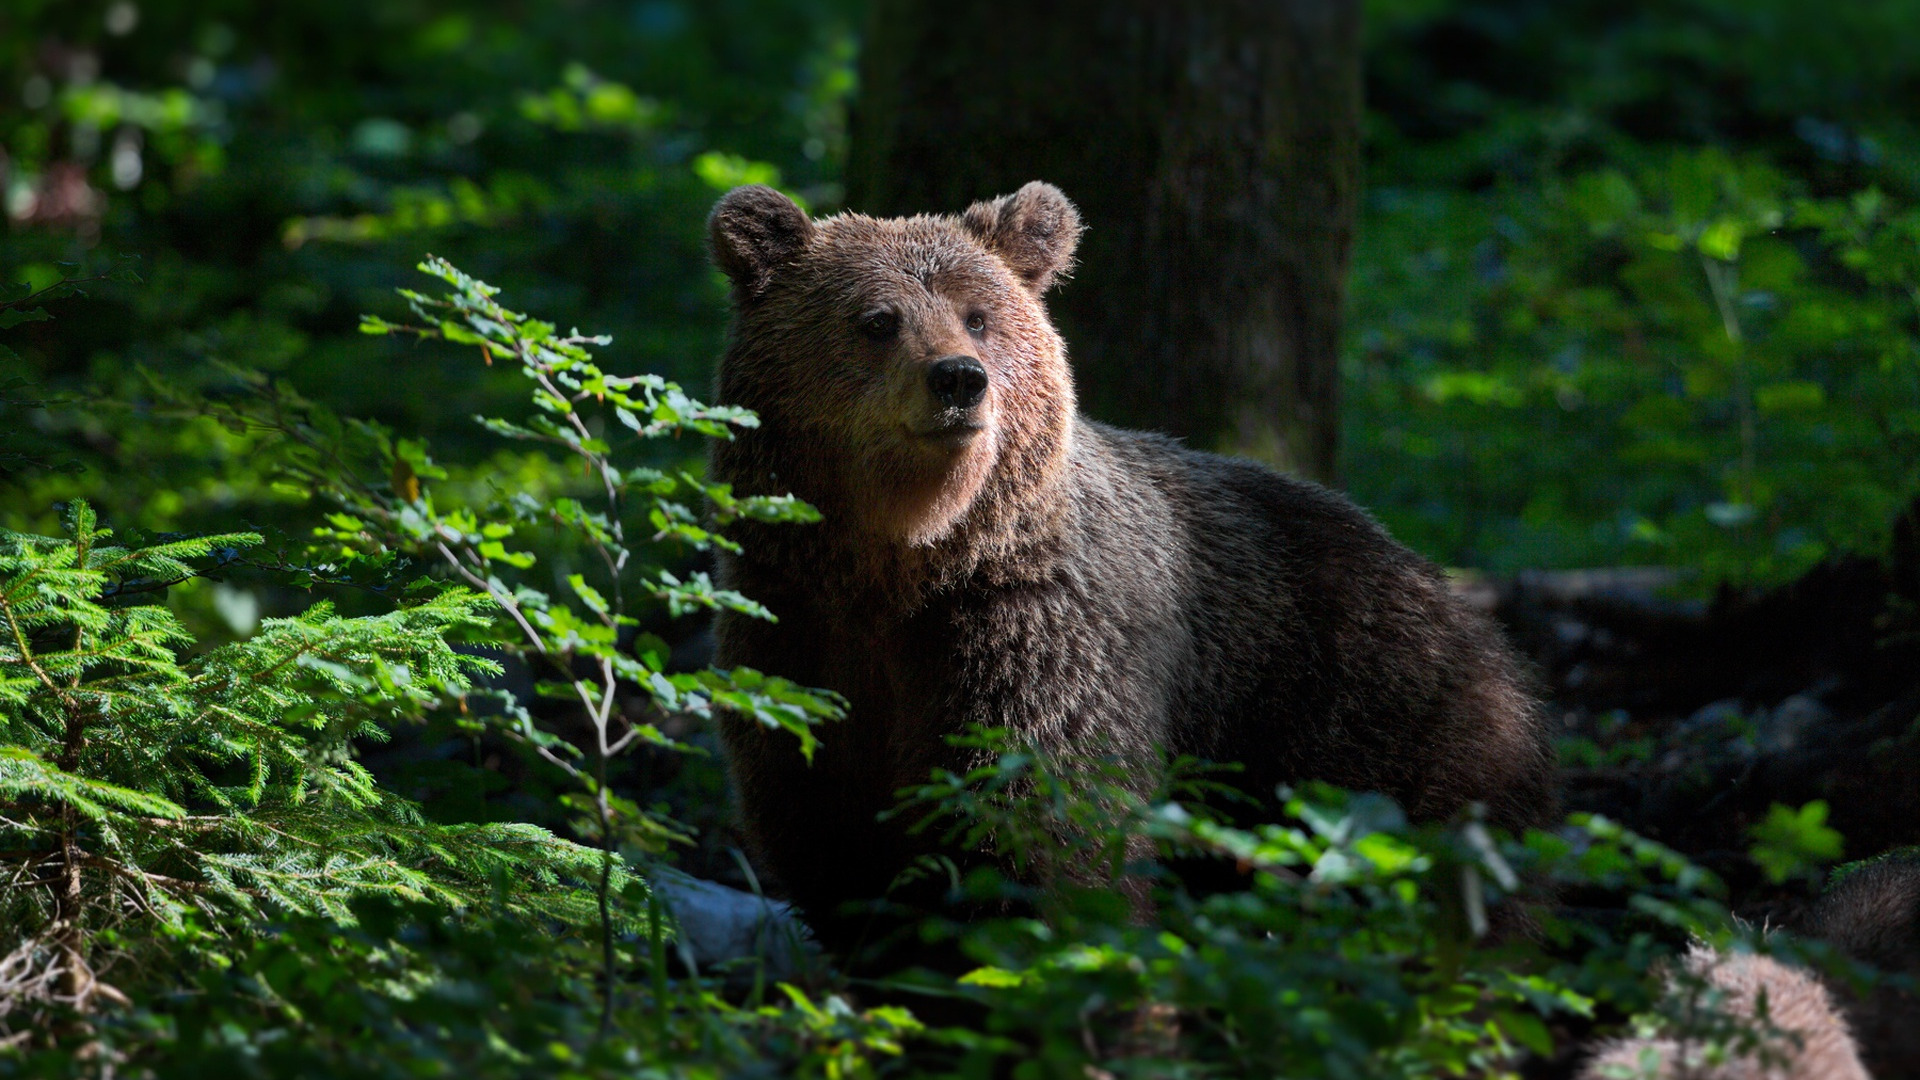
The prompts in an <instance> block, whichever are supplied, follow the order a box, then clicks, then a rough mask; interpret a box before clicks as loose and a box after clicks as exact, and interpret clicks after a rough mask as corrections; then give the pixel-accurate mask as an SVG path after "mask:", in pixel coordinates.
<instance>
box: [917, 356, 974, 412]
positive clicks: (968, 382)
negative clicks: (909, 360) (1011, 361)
mask: <svg viewBox="0 0 1920 1080" xmlns="http://www.w3.org/2000/svg"><path fill="white" fill-rule="evenodd" d="M927 389H928V390H931V391H933V396H934V399H935V400H936V401H938V402H940V404H942V405H944V406H946V407H947V408H949V409H971V408H973V407H974V406H975V405H978V404H980V399H981V398H983V397H986V396H987V369H986V368H984V367H981V366H980V361H978V360H975V359H974V358H973V357H971V356H943V357H941V358H940V359H938V360H935V361H934V362H933V367H931V368H929V369H928V370H927Z"/></svg>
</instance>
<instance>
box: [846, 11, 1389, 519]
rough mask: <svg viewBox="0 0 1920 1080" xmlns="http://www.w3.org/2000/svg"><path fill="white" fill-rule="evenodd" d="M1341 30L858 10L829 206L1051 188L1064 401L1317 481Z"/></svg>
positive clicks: (1327, 449)
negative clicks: (1056, 211) (860, 27)
mask: <svg viewBox="0 0 1920 1080" xmlns="http://www.w3.org/2000/svg"><path fill="white" fill-rule="evenodd" d="M1359 28H1360V4H1359V0H1207V2H1196V3H1176V4H1169V3H1164V2H1160V0H1103V2H1098V3H1094V2H1088V0H1067V2H1064V3H1059V4H1053V5H1041V6H1034V5H1029V4H1020V3H1013V2H1010V0H965V2H961V3H956V4H945V5H931V4H922V3H917V2H912V0H877V2H876V4H875V10H874V13H873V20H872V24H871V26H870V29H869V33H868V37H867V45H866V49H865V53H864V58H863V60H862V65H861V79H862V89H861V94H860V98H859V101H858V103H857V105H856V108H855V115H854V118H853V139H852V147H851V152H850V156H849V160H848V164H847V191H848V206H849V208H851V209H854V210H860V211H863V212H867V213H873V214H879V215H895V214H905V213H918V212H923V211H940V212H949V213H951V212H957V211H959V210H962V209H964V208H965V207H966V206H967V205H968V204H969V203H970V202H972V201H974V200H976V199H980V198H985V197H988V196H992V195H996V194H1000V193H1003V192H1008V191H1012V190H1014V189H1015V188H1017V187H1018V186H1019V185H1021V184H1022V183H1025V182H1026V181H1028V180H1047V181H1051V182H1052V183H1055V184H1057V185H1059V186H1060V187H1061V189H1062V190H1064V191H1065V192H1066V193H1067V195H1068V197H1069V198H1072V199H1073V200H1074V201H1075V202H1076V203H1078V204H1079V206H1080V210H1081V213H1082V215H1083V217H1084V218H1085V219H1086V222H1087V226H1088V228H1087V235H1086V239H1085V240H1084V242H1083V244H1082V248H1081V259H1080V266H1081V269H1080V270H1079V271H1078V272H1077V273H1076V278H1075V280H1074V281H1072V282H1070V283H1068V284H1067V285H1065V286H1064V287H1063V288H1062V289H1061V290H1060V292H1059V293H1058V294H1057V295H1056V296H1055V297H1054V299H1053V301H1052V308H1053V311H1054V315H1055V318H1056V320H1057V321H1058V323H1059V324H1060V328H1061V330H1062V332H1063V334H1064V335H1065V337H1066V339H1067V343H1068V347H1069V349H1070V351H1071V353H1072V356H1073V360H1074V366H1075V369H1076V373H1077V378H1078V383H1079V388H1080V394H1081V402H1082V406H1083V408H1085V409H1086V410H1087V411H1088V412H1089V413H1091V414H1092V415H1094V416H1097V417H1099V418H1101V419H1104V420H1109V421H1112V422H1114V423H1118V424H1122V425H1126V426H1131V427H1145V428H1156V429H1160V430H1164V431H1171V432H1173V433H1174V434H1177V435H1181V436H1184V437H1186V438H1187V439H1189V440H1190V441H1191V442H1193V443H1194V444H1195V445H1198V446H1202V447H1207V448H1211V449H1218V450H1223V451H1226V452H1229V453H1237V454H1244V455H1247V456H1250V457H1255V458H1259V459H1261V460H1264V461H1267V462H1270V463H1272V464H1275V465H1278V466H1280V467H1282V468H1286V469H1291V470H1293V471H1296V472H1298V473H1301V474H1303V475H1306V476H1310V477H1313V478H1315V479H1319V480H1323V481H1328V482H1331V481H1333V480H1334V479H1335V477H1336V470H1337V458H1338V450H1339V441H1340V431H1339V354H1338V339H1339V329H1340V308H1341V301H1342V298H1343V293H1344V283H1345V279H1346V270H1347V256H1348V250H1349V248H1350V246H1351V239H1352V233H1353V215H1354V204H1355V197H1356V193H1357V190H1358V186H1359V175H1360V172H1359V169H1360V166H1359V139H1360V60H1359V44H1360V43H1359Z"/></svg>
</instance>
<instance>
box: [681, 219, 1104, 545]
mask: <svg viewBox="0 0 1920 1080" xmlns="http://www.w3.org/2000/svg"><path fill="white" fill-rule="evenodd" d="M709 233H710V238H711V242H712V246H713V257H714V261H715V263H717V264H718V265H719V267H720V269H721V270H722V271H723V272H725V274H726V275H727V277H728V278H729V279H730V280H731V281H732V283H733V306H734V316H735V320H734V329H733V336H732V340H731V341H730V343H729V346H728V349H727V352H726V355H725V357H724V358H723V359H722V361H721V364H720V374H719V380H718V383H719V385H718V398H719V400H720V401H721V402H722V403H725V404H729V405H741V406H745V407H747V408H750V409H753V410H754V411H755V412H757V413H759V415H760V420H761V426H760V427H759V428H758V429H757V430H752V431H748V432H745V433H743V434H742V435H741V436H740V438H739V439H738V440H736V441H735V442H733V443H723V444H721V445H719V446H717V447H716V448H715V454H714V468H715V473H716V478H718V479H722V480H726V481H729V482H731V483H733V484H735V486H736V487H737V488H739V489H740V490H741V491H743V492H754V493H760V492H779V491H791V492H793V493H794V494H797V495H799V496H800V497H801V498H803V499H806V500H807V501H809V502H812V503H813V504H814V505H816V506H818V507H819V508H820V509H821V511H822V512H823V513H824V514H825V515H826V518H827V523H826V525H825V526H823V527H825V528H829V529H837V528H849V529H853V530H856V531H857V532H858V533H859V535H860V536H861V537H862V538H863V542H872V541H876V540H877V541H880V542H883V543H896V544H903V545H906V546H908V547H926V546H929V545H933V544H936V543H939V542H941V541H943V540H945V539H947V538H949V537H951V536H953V535H954V534H955V533H956V531H959V530H962V529H964V528H967V527H969V523H972V524H973V525H979V524H980V523H981V522H982V521H984V520H985V519H987V518H997V519H1000V520H1002V521H1003V522H1005V521H1009V520H1010V514H1012V513H1013V512H1014V511H1015V507H1016V505H1017V504H1019V503H1021V502H1023V501H1025V500H1026V499H1027V497H1030V496H1032V495H1034V494H1036V493H1037V491H1038V489H1039V488H1041V487H1044V486H1047V485H1048V484H1049V483H1051V481H1052V480H1053V479H1054V477H1055V476H1056V475H1057V473H1058V472H1059V471H1060V469H1061V467H1062V463H1063V462H1064V460H1065V454H1066V444H1067V440H1068V439H1069V437H1070V430H1071V425H1072V422H1073V413H1074V402H1073V385H1072V380H1071V378H1070V375H1069V373H1068V368H1067V361H1066V355H1065V350H1064V348H1063V346H1062V345H1061V342H1060V337H1059V335H1058V334H1057V333H1055V332H1054V329H1053V325H1052V323H1051V322H1050V321H1049V320H1048V318H1047V312H1046V308H1045V306H1044V305H1043V304H1042V303H1041V296H1042V294H1043V293H1045V292H1046V290H1047V288H1048V287H1049V286H1050V285H1051V284H1052V283H1053V282H1054V281H1055V280H1056V279H1057V278H1058V277H1059V276H1060V275H1061V274H1062V273H1064V272H1065V271H1066V270H1067V269H1068V267H1069V266H1070V264H1071V262H1072V259H1073V251H1074V247H1075V245H1076V244H1077V243H1078V242H1079V238H1080V215H1079V213H1078V212H1077V211H1076V210H1075V209H1074V208H1073V204H1072V203H1070V202H1068V201H1067V199H1066V196H1064V195H1062V194H1061V193H1060V191H1059V190H1058V189H1057V188H1054V187H1052V186H1051V185H1048V184H1042V183H1031V184H1028V185H1026V186H1025V187H1023V188H1021V189H1020V190H1019V191H1017V192H1015V193H1013V194H1012V195H1007V196H1003V197H1001V198H999V199H995V200H992V201H989V202H982V203H976V204H974V206H972V207H971V208H969V209H968V210H967V211H966V213H964V214H962V215H960V216H958V217H946V216H920V217H912V218H896V219H878V218H871V217H867V216H864V215H861V214H841V215H838V216H835V217H830V218H825V219H822V220H819V221H814V220H811V219H809V218H808V217H807V215H806V213H805V212H804V211H802V210H801V209H800V208H799V207H798V206H796V205H795V204H794V203H793V201H792V200H790V199H788V198H787V197H786V196H784V195H782V194H780V193H779V192H777V191H775V190H773V189H772V188H767V187H760V186H753V187H742V188H736V189H734V190H733V191H731V192H729V193H728V194H727V195H726V196H725V197H724V198H722V199H721V200H720V203H719V205H717V206H716V207H714V210H713V216H712V218H711V219H710V221H709Z"/></svg>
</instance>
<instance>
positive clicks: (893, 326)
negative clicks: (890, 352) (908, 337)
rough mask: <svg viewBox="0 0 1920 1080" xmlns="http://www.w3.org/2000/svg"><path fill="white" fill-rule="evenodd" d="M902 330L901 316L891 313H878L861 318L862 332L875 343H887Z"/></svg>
mask: <svg viewBox="0 0 1920 1080" xmlns="http://www.w3.org/2000/svg"><path fill="white" fill-rule="evenodd" d="M899 329H900V316H898V315H895V314H894V313H893V312H891V311H876V312H873V313H871V314H868V315H862V316H861V317H860V332H861V333H862V334H864V335H866V336H867V337H869V338H872V339H873V340H875V341H885V340H887V339H888V338H890V337H892V336H893V335H894V333H895V332H896V331H898V330H899Z"/></svg>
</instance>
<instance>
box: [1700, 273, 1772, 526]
mask: <svg viewBox="0 0 1920 1080" xmlns="http://www.w3.org/2000/svg"><path fill="white" fill-rule="evenodd" d="M1700 266H1701V268H1702V269H1703V270H1705V271H1706V275H1707V286H1708V287H1709V288H1710V289H1711V290H1712V291H1713V303H1714V307H1715V308H1717V309H1718V310H1719V312H1720V327H1721V329H1723V330H1725V331H1726V334H1727V340H1728V341H1730V342H1732V343H1733V347H1734V362H1733V397H1734V408H1735V409H1737V410H1738V411H1739V414H1740V501H1741V502H1742V503H1744V504H1746V505H1748V506H1751V505H1753V475H1754V471H1755V468H1756V460H1755V459H1756V457H1757V452H1756V444H1757V443H1758V441H1759V435H1758V431H1757V423H1756V421H1755V418H1754V415H1753V388H1752V387H1751V386H1750V385H1749V381H1750V380H1749V379H1748V373H1747V349H1746V344H1747V338H1746V334H1745V332H1744V331H1743V330H1742V329H1741V327H1740V313H1739V312H1737V311H1735V310H1734V307H1733V294H1734V290H1735V289H1736V288H1737V287H1738V281H1737V277H1736V275H1737V273H1738V272H1737V271H1736V270H1735V269H1734V268H1733V267H1732V266H1731V265H1729V264H1727V263H1724V262H1721V261H1720V260H1719V259H1715V258H1712V257H1711V256H1708V255H1702V256H1700Z"/></svg>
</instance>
